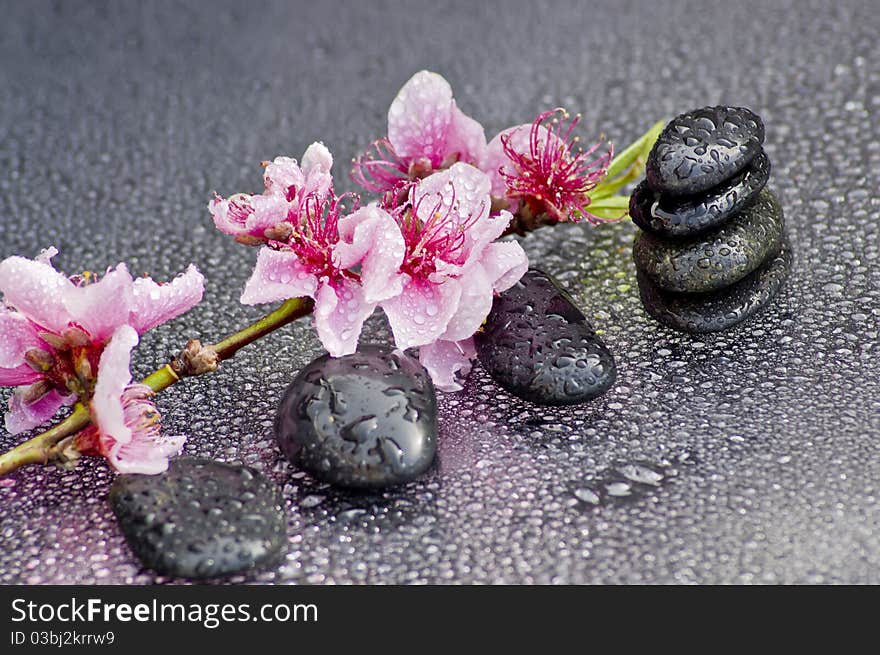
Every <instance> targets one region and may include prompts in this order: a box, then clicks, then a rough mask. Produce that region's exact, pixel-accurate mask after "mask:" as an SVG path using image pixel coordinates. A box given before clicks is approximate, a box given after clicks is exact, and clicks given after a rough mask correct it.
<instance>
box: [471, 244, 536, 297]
mask: <svg viewBox="0 0 880 655" xmlns="http://www.w3.org/2000/svg"><path fill="white" fill-rule="evenodd" d="M482 262H483V268H485V270H486V275H488V277H489V281H490V282H491V283H492V289H493V290H494V291H495V293H501V292H502V291H506V290H507V289H509V288H510V287H512V286H513V285H514V284H516V283H517V282H518V281H519V279H520V278H521V277H522V276H523V275H524V274H525V272H526V270H528V268H529V258H528V257H527V256H526V253H525V251H524V250H523V249H522V246H521V245H519V243H517V242H516V241H501V242H498V243H490V244H489V245H488V246H486V250H485V251H484V252H483V257H482Z"/></svg>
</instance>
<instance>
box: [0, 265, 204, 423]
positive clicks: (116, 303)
mask: <svg viewBox="0 0 880 655" xmlns="http://www.w3.org/2000/svg"><path fill="white" fill-rule="evenodd" d="M56 253H57V251H56V250H55V249H54V248H50V249H49V250H47V251H44V253H43V254H42V255H41V256H40V257H37V258H36V259H33V260H31V259H26V258H24V257H9V258H7V259H5V260H3V261H2V262H0V292H2V294H3V303H2V304H0V384H2V385H4V386H15V387H18V388H17V389H16V391H15V392H14V393H13V396H12V398H11V399H10V402H9V412H8V413H7V414H6V417H5V422H6V429H7V430H9V432H11V433H13V434H17V433H19V432H22V431H24V430H29V429H31V428H34V427H36V426H37V425H40V424H41V423H43V422H45V421H46V420H48V419H49V418H51V417H52V416H53V415H54V414H55V412H56V411H57V410H58V409H59V408H60V407H61V406H63V405H65V404H70V403H72V402H73V401H74V400H75V399H76V398H77V397H81V398H89V397H91V394H92V392H93V390H94V387H95V380H96V378H97V377H98V374H99V373H100V367H101V357H102V353H103V351H104V349H105V348H106V347H107V346H108V344H109V343H110V342H112V340H113V338H114V334H115V333H116V332H117V330H118V328H120V327H121V326H129V327H130V328H131V329H132V330H134V331H135V333H136V334H142V333H143V332H146V331H147V330H149V329H151V328H153V327H156V326H157V325H159V324H161V323H164V322H165V321H168V320H170V319H171V318H174V317H175V316H178V315H180V314H182V313H184V312H185V311H187V310H189V309H190V308H191V307H193V306H194V305H195V304H196V303H198V302H199V301H200V300H201V298H202V294H203V292H204V278H203V277H202V274H201V273H199V272H198V270H196V268H195V266H192V265H190V267H189V268H188V269H187V270H186V272H185V273H183V274H181V275H179V276H178V277H177V278H175V279H174V280H173V281H172V282H170V283H167V284H157V283H156V282H154V281H153V280H151V279H150V278H147V277H144V278H139V279H138V280H133V279H132V277H131V275H130V274H129V272H128V269H127V268H126V266H125V264H119V265H118V266H117V267H116V268H115V269H108V271H107V272H106V273H105V274H104V275H103V277H100V279H99V278H98V276H96V275H94V274H92V273H84V274H82V275H80V276H76V277H73V278H68V277H66V276H65V275H63V274H62V273H60V272H58V271H57V270H55V268H54V267H53V266H52V263H51V258H52V257H53V256H54V255H55V254H56Z"/></svg>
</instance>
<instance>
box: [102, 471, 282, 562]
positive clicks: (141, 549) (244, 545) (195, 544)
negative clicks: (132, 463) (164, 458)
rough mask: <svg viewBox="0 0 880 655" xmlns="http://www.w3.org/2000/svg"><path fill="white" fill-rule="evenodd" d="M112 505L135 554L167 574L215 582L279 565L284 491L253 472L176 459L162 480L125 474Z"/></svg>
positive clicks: (116, 486)
mask: <svg viewBox="0 0 880 655" xmlns="http://www.w3.org/2000/svg"><path fill="white" fill-rule="evenodd" d="M110 505H111V507H112V508H113V512H114V513H115V514H116V518H117V520H118V521H119V525H120V527H121V528H122V532H123V534H124V535H125V538H126V539H127V540H128V543H129V545H130V546H131V549H132V550H133V551H134V553H135V554H136V555H137V556H138V558H139V559H140V560H141V561H142V562H143V564H144V566H146V567H148V568H151V569H153V570H154V571H156V572H157V573H160V574H162V575H169V576H174V577H183V578H213V577H218V576H224V575H230V574H233V573H240V572H242V571H247V570H250V569H254V568H258V567H261V566H263V565H266V564H271V563H275V562H276V561H280V558H281V556H282V555H283V553H284V551H285V550H286V546H287V520H286V518H285V512H284V499H283V497H282V495H281V492H280V490H279V489H278V488H277V487H276V486H275V485H274V484H273V483H272V482H271V481H269V480H268V479H266V478H265V477H264V476H263V475H262V474H260V473H259V472H258V471H255V470H254V469H251V468H249V467H247V466H236V465H231V464H223V463H221V462H215V461H213V460H210V459H201V458H191V457H181V458H178V459H173V460H171V462H170V464H169V467H168V470H167V471H166V472H165V473H161V474H159V475H121V476H119V477H118V478H116V481H115V482H114V483H113V487H112V488H111V489H110Z"/></svg>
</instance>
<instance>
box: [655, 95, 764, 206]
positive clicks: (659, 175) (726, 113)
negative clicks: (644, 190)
mask: <svg viewBox="0 0 880 655" xmlns="http://www.w3.org/2000/svg"><path fill="white" fill-rule="evenodd" d="M763 142H764V123H763V122H762V121H761V119H760V117H758V116H757V115H756V114H754V113H753V112H751V111H750V110H748V109H746V108H745V107H723V106H719V107H704V108H702V109H696V110H694V111H690V112H687V113H685V114H681V115H680V116H677V117H676V118H674V119H672V121H670V123H669V124H668V125H667V126H666V127H665V128H664V129H663V131H662V132H661V133H660V136H659V138H658V139H657V143H656V144H654V147H653V148H652V150H651V152H650V154H649V155H648V161H647V162H646V165H645V175H646V177H647V178H648V183H649V184H650V185H651V187H652V188H653V189H654V190H655V191H658V192H660V193H665V194H669V195H688V194H695V193H702V192H704V191H708V190H709V189H711V188H712V187H714V186H716V185H718V184H721V183H722V182H724V181H725V180H728V179H730V178H731V177H733V176H734V175H736V174H737V173H738V172H739V171H741V170H742V169H743V168H745V167H746V166H747V165H748V164H749V162H750V161H751V160H752V158H754V157H755V155H757V154H758V151H759V150H760V149H761V144H762V143H763Z"/></svg>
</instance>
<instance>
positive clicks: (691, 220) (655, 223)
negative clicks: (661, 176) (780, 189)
mask: <svg viewBox="0 0 880 655" xmlns="http://www.w3.org/2000/svg"><path fill="white" fill-rule="evenodd" d="M768 179H770V160H769V159H768V158H767V155H766V154H765V153H764V152H763V150H762V151H761V152H759V153H758V155H757V156H756V157H755V159H754V160H752V162H751V164H749V165H748V166H747V167H746V168H745V169H744V170H743V171H741V172H740V173H739V174H737V175H736V176H735V177H733V178H731V179H730V180H728V181H727V182H724V183H722V184H720V185H718V186H716V187H714V188H712V189H709V191H707V192H706V193H705V194H704V195H699V196H664V195H662V194H660V193H657V192H656V191H654V190H653V189H652V188H651V186H650V185H649V184H648V182H647V180H645V181H642V183H641V184H639V185H638V186H637V187H636V190H635V191H634V192H633V194H632V196H631V197H630V202H629V215H630V217H631V218H632V221H633V223H635V224H636V225H638V226H639V227H640V228H642V229H643V230H648V231H649V232H653V233H654V234H658V235H661V236H669V237H684V236H693V235H695V234H699V233H700V232H705V231H706V230H710V229H712V228H714V227H717V226H719V225H721V224H722V223H724V222H725V221H726V220H728V219H729V218H730V217H731V216H734V215H735V214H736V213H737V212H739V211H740V210H742V209H743V208H744V207H745V206H746V205H748V204H749V203H750V202H751V201H752V200H754V199H755V197H756V196H757V195H758V193H760V191H761V189H763V188H764V185H765V184H767V180H768Z"/></svg>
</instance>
